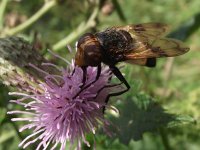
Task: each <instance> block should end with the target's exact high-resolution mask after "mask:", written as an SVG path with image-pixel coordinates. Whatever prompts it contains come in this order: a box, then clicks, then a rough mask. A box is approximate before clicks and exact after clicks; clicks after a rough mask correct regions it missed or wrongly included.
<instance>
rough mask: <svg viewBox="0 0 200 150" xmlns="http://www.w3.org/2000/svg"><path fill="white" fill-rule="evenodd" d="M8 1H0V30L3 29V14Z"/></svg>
mask: <svg viewBox="0 0 200 150" xmlns="http://www.w3.org/2000/svg"><path fill="white" fill-rule="evenodd" d="M7 3H8V0H2V2H1V4H0V30H1V29H2V28H3V20H4V12H5V10H6V6H7Z"/></svg>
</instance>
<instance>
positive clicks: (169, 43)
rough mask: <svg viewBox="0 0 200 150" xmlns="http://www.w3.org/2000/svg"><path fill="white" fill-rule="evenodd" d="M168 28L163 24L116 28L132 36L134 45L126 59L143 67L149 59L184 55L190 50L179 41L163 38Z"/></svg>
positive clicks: (127, 52)
mask: <svg viewBox="0 0 200 150" xmlns="http://www.w3.org/2000/svg"><path fill="white" fill-rule="evenodd" d="M167 28H168V27H167V25H165V24H161V23H145V24H138V25H127V26H119V27H114V29H115V30H117V31H119V30H124V31H126V32H128V33H129V34H130V35H131V37H132V38H133V44H132V46H131V47H130V50H129V51H126V53H125V54H124V55H125V59H127V60H133V61H132V63H134V61H135V64H140V65H143V64H144V60H145V59H147V58H157V57H173V56H178V55H182V54H184V53H186V52H187V51H188V50H189V48H188V47H187V46H185V45H184V43H183V42H181V41H179V40H175V39H171V38H164V37H163V36H164V35H165V33H166V31H167ZM137 59H139V60H137ZM136 60H137V61H136ZM141 60H143V61H141ZM146 61H147V60H146ZM138 62H143V63H138Z"/></svg>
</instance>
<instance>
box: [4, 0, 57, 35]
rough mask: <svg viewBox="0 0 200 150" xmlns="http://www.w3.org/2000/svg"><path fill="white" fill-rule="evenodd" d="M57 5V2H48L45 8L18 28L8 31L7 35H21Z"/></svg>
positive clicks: (50, 0)
mask: <svg viewBox="0 0 200 150" xmlns="http://www.w3.org/2000/svg"><path fill="white" fill-rule="evenodd" d="M55 5H56V0H49V1H47V2H46V3H45V4H44V5H43V7H42V8H41V9H40V10H38V11H37V12H36V13H35V14H34V15H33V16H32V17H31V18H29V19H28V20H27V21H25V22H24V23H22V24H20V25H18V26H17V27H14V28H13V29H7V31H6V32H5V34H6V35H15V34H17V33H19V32H20V31H22V30H24V29H26V28H27V27H29V26H30V25H32V24H33V23H34V22H36V21H37V20H38V19H39V18H40V17H42V16H43V15H44V14H45V13H46V12H47V11H48V10H50V9H51V8H52V7H53V6H55Z"/></svg>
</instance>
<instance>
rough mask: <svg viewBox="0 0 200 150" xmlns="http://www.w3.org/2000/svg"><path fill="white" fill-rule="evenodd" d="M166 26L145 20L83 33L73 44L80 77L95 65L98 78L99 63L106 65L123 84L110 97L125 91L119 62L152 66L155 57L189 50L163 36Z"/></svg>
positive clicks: (126, 84)
mask: <svg viewBox="0 0 200 150" xmlns="http://www.w3.org/2000/svg"><path fill="white" fill-rule="evenodd" d="M167 28H168V27H167V25H165V24H162V23H144V24H136V25H127V26H116V27H111V28H108V29H106V30H105V31H102V32H97V33H95V34H92V33H86V34H84V35H83V36H81V37H80V38H79V40H78V42H77V43H76V49H77V52H76V55H75V64H76V65H77V66H79V67H82V68H83V70H84V72H85V73H84V74H85V75H84V76H85V77H84V79H83V80H86V79H85V78H86V69H87V66H96V67H98V70H97V76H96V80H97V79H98V78H99V76H100V73H101V63H104V64H106V65H108V66H109V68H110V69H111V71H112V72H113V74H114V75H115V76H116V77H117V78H118V79H119V80H120V81H121V82H122V83H124V84H125V86H126V89H125V90H123V91H121V92H119V93H115V94H113V95H112V96H115V95H120V94H122V93H124V92H126V91H128V90H129V88H130V85H129V84H128V82H127V81H126V79H125V78H124V76H123V75H122V74H121V72H120V71H119V69H118V68H117V67H116V64H117V63H118V62H122V61H125V62H129V63H132V64H137V65H142V66H147V67H155V66H156V58H158V57H173V56H178V55H182V54H184V53H186V52H187V51H189V48H188V47H187V46H185V45H184V43H183V42H181V41H179V40H176V39H171V38H166V37H164V35H165V33H166V31H167ZM94 82H95V81H94ZM94 82H93V83H94Z"/></svg>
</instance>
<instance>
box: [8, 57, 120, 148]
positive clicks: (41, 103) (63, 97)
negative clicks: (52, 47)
mask: <svg viewBox="0 0 200 150" xmlns="http://www.w3.org/2000/svg"><path fill="white" fill-rule="evenodd" d="M57 57H59V56H57ZM61 59H63V58H61ZM67 63H68V62H67ZM43 65H46V66H48V67H49V66H51V67H54V68H55V69H57V70H58V71H57V72H58V74H56V75H55V74H49V73H48V72H45V71H43V70H41V69H39V68H37V67H36V66H34V65H31V66H32V67H33V68H35V69H37V70H38V71H39V72H40V73H41V72H42V73H44V74H45V77H44V80H45V82H42V83H40V84H39V88H37V89H34V90H32V93H33V94H25V93H19V92H11V93H10V95H15V96H20V97H22V98H19V99H17V100H12V101H11V102H13V103H16V104H18V105H22V106H23V107H24V108H25V110H23V111H21V110H14V111H9V112H8V114H21V115H22V116H23V117H22V118H12V121H27V124H26V125H24V126H23V127H21V129H20V130H19V131H20V132H22V131H24V130H27V129H32V130H33V133H32V134H31V135H29V136H27V137H26V138H25V139H24V140H23V141H22V142H21V143H20V144H19V146H20V147H23V148H26V147H27V146H29V145H30V144H33V143H35V142H36V141H39V144H38V145H37V148H36V149H37V150H39V149H43V150H45V149H47V148H48V147H51V150H53V149H55V148H56V147H57V146H58V145H60V150H64V149H65V147H66V142H69V143H70V145H71V146H72V145H73V144H75V143H76V144H77V149H78V150H79V149H81V143H82V142H84V143H85V144H87V146H90V144H89V142H88V141H87V140H86V138H85V136H86V134H87V133H93V134H95V131H96V129H97V128H98V127H99V125H100V126H102V127H103V129H105V131H106V133H108V134H109V131H108V130H106V129H107V127H108V126H109V125H110V123H109V121H108V120H106V119H105V118H104V114H103V109H104V108H111V109H112V107H111V106H109V105H108V104H106V103H105V99H106V97H107V96H108V94H109V93H110V92H111V91H113V90H116V89H118V88H121V87H120V86H119V84H118V85H117V84H115V85H114V84H111V83H110V79H111V76H112V73H111V72H110V70H109V69H108V68H107V67H103V68H102V72H101V75H100V77H99V79H98V80H97V81H96V82H95V83H93V84H91V85H90V83H91V82H92V81H94V80H95V78H96V73H97V69H96V68H95V67H88V68H87V79H86V81H85V84H84V85H83V82H82V80H83V71H82V69H81V68H79V67H75V65H74V63H73V61H72V63H70V64H68V67H66V68H61V67H58V66H56V65H54V64H50V63H45V64H43ZM88 85H90V86H88ZM30 89H33V88H30Z"/></svg>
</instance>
